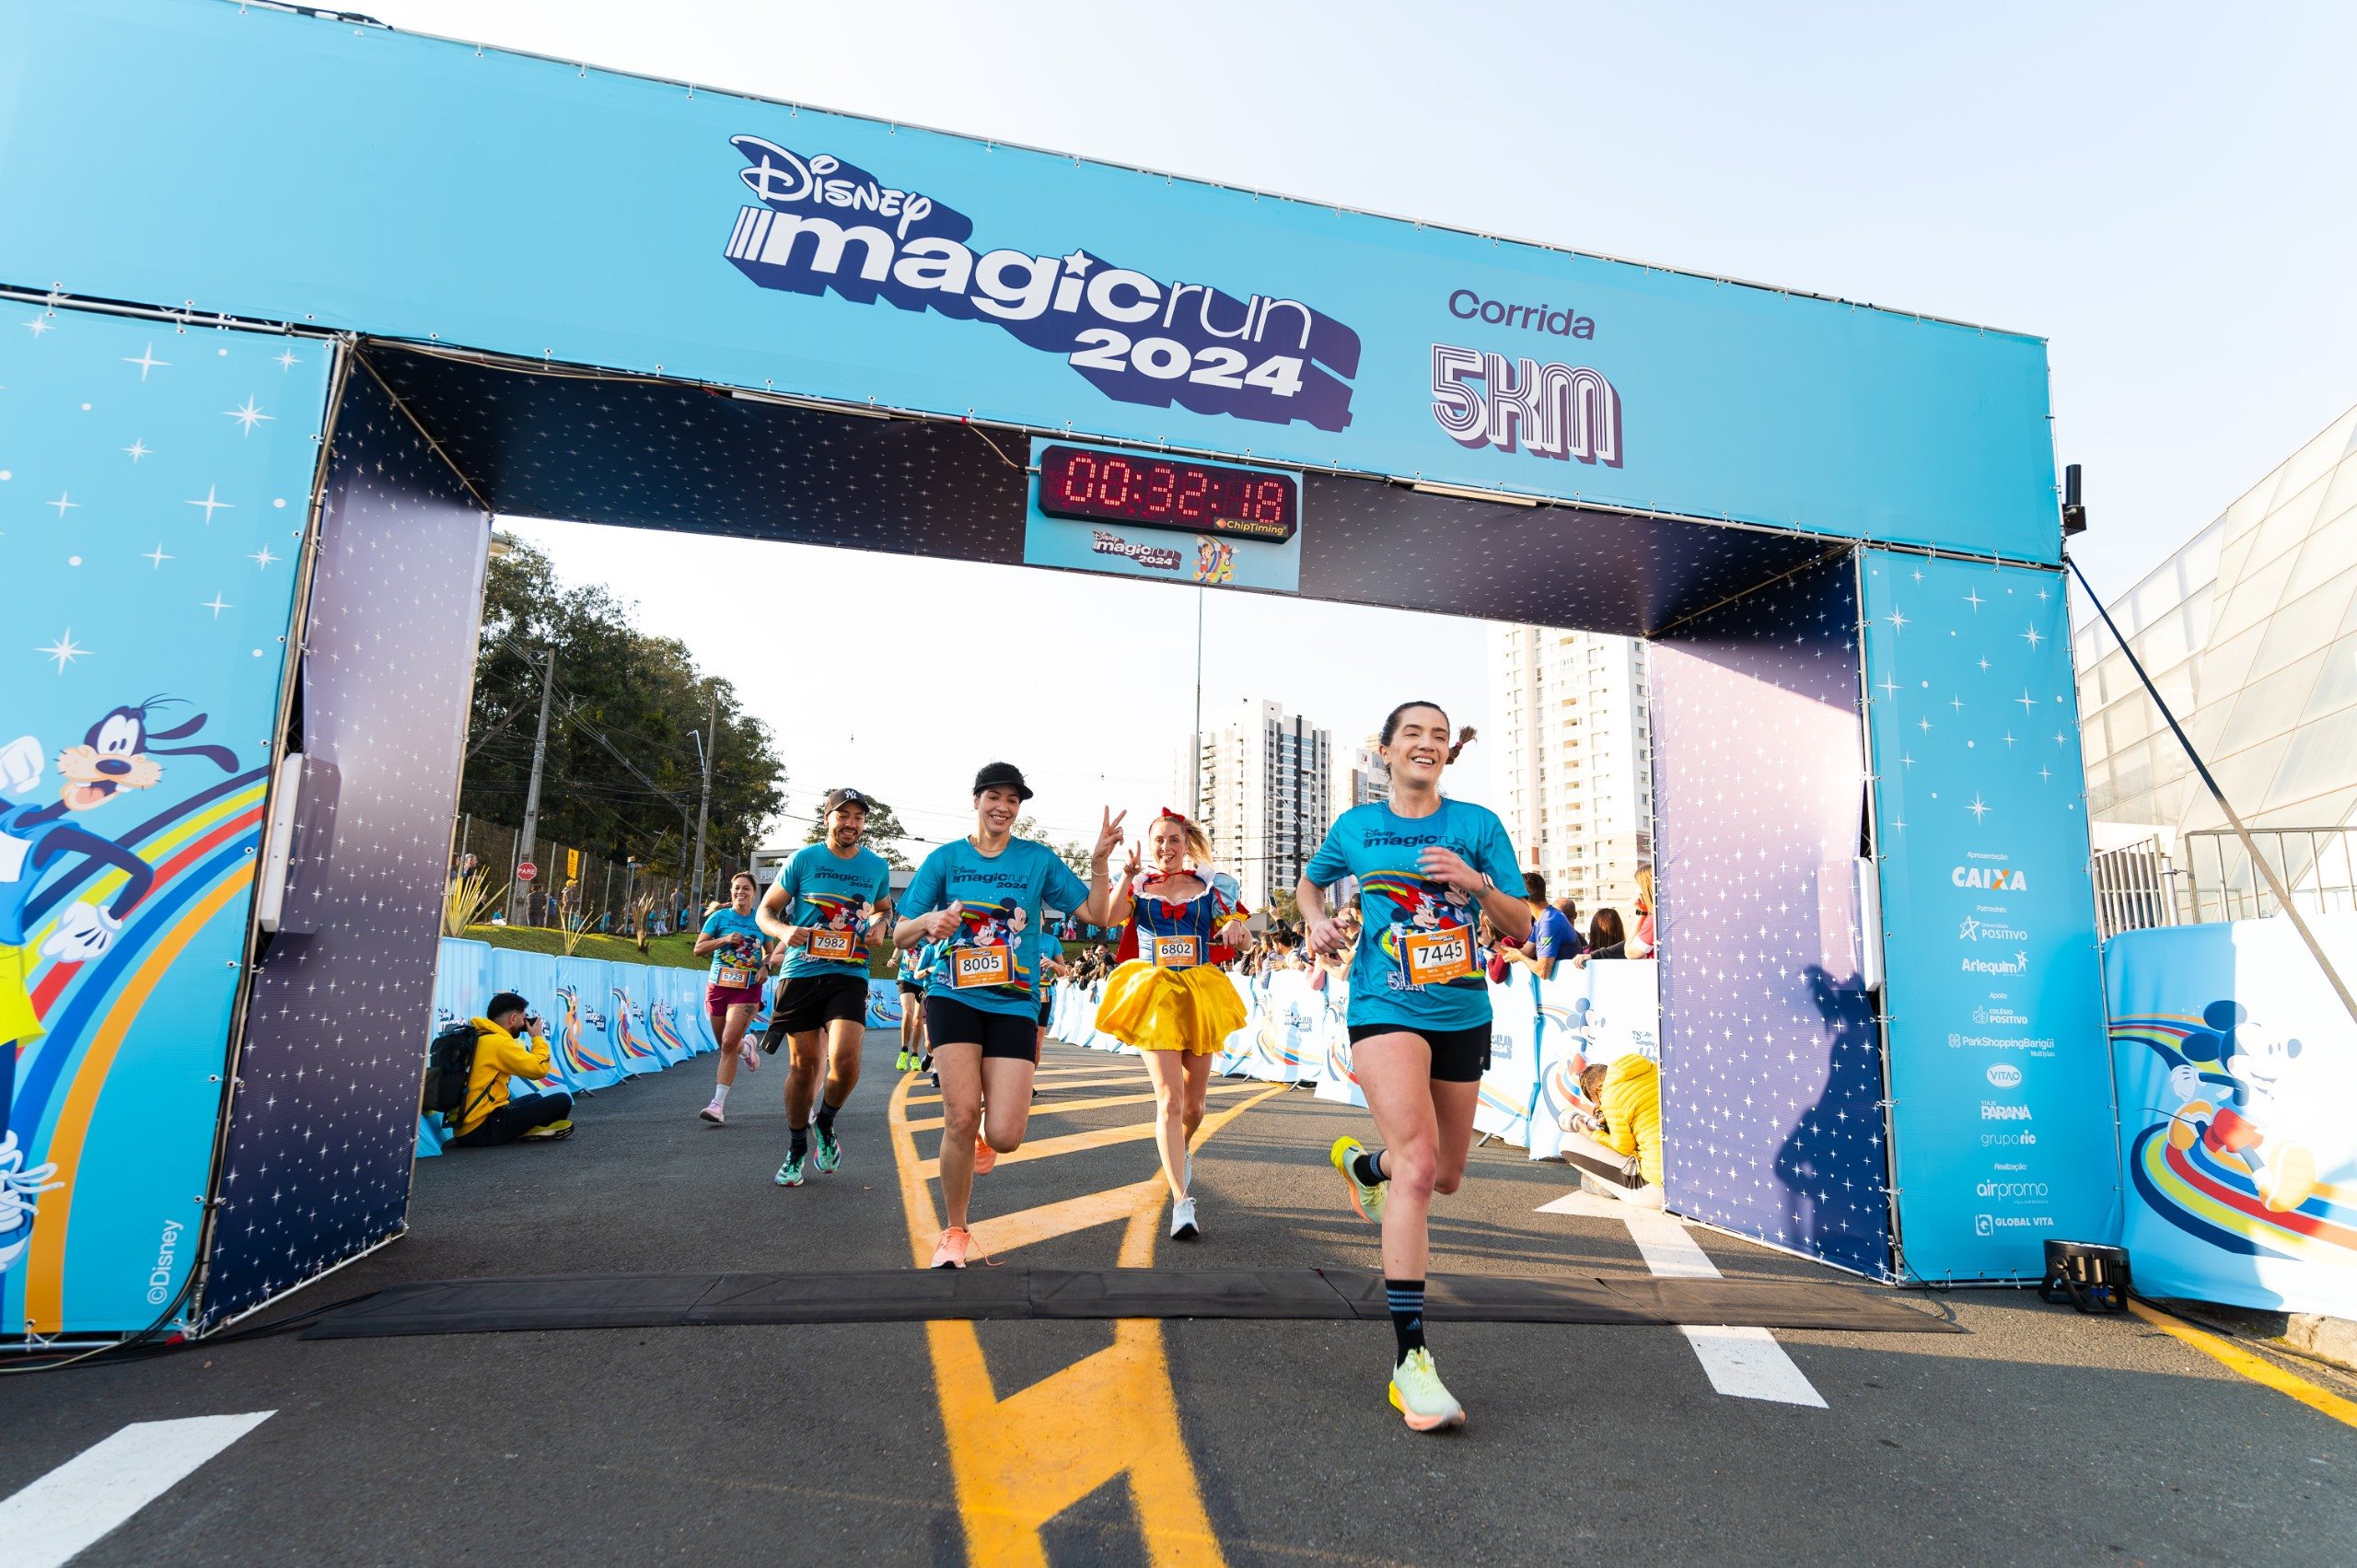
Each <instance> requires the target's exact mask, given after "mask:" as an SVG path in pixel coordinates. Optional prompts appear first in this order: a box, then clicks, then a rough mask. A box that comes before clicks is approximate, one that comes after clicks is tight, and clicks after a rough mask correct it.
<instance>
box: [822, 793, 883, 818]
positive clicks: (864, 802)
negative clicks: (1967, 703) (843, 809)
mask: <svg viewBox="0 0 2357 1568" xmlns="http://www.w3.org/2000/svg"><path fill="white" fill-rule="evenodd" d="M872 805H873V802H871V801H870V800H869V799H868V798H867V796H864V795H862V794H860V793H859V791H857V790H855V789H830V790H829V791H828V792H827V798H826V799H824V800H822V801H820V802H819V816H821V817H824V816H825V815H826V814H827V813H828V812H830V811H832V810H833V809H834V808H835V807H838V806H856V807H859V808H860V809H861V810H863V811H865V810H868V809H870V807H872Z"/></svg>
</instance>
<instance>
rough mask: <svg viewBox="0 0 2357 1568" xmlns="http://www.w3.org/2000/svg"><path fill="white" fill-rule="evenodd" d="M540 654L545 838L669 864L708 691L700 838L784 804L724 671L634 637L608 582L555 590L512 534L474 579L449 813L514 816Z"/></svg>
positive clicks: (688, 842)
mask: <svg viewBox="0 0 2357 1568" xmlns="http://www.w3.org/2000/svg"><path fill="white" fill-rule="evenodd" d="M551 654H553V655H554V656H555V658H556V680H555V685H554V688H553V697H554V700H553V702H552V704H551V707H550V710H549V743H548V762H547V768H546V772H545V774H544V777H543V780H542V784H541V787H540V836H541V838H542V839H543V840H544V841H547V842H558V843H566V844H574V845H578V846H580V847H581V848H584V849H588V850H593V851H596V852H598V853H600V854H607V855H610V856H611V857H613V858H614V859H617V860H619V859H621V858H622V857H623V856H625V855H628V854H636V855H637V856H638V857H639V859H640V861H641V862H642V864H644V865H646V866H648V867H649V869H650V870H656V871H662V872H667V873H669V874H672V875H677V874H679V872H680V871H681V870H683V869H684V867H685V866H686V865H687V863H688V861H689V860H690V859H691V857H692V855H693V853H694V852H693V835H694V829H695V813H696V805H697V801H698V798H699V796H700V795H701V793H702V787H703V773H702V767H701V765H700V764H699V763H698V761H697V759H696V743H695V741H694V740H691V739H690V738H689V731H691V730H693V731H695V732H696V733H697V734H698V735H702V733H703V731H704V727H705V725H706V723H707V722H708V721H709V719H710V718H711V714H712V706H711V705H712V703H713V702H714V698H715V697H716V698H717V700H718V703H719V712H720V723H719V738H718V741H717V744H716V745H715V746H714V758H713V772H712V819H711V823H710V826H709V829H708V830H707V833H706V838H707V841H708V842H712V843H715V844H724V845H725V844H735V843H748V842H754V841H756V840H757V839H758V838H759V837H760V835H761V829H762V828H763V826H764V825H766V824H767V823H768V822H769V821H770V820H771V819H772V818H774V817H775V816H776V815H777V813H778V812H779V811H780V810H781V809H782V808H783V807H784V803H785V802H784V783H785V765H784V762H783V761H781V760H780V759H779V757H778V755H777V753H776V751H775V750H774V749H772V745H771V741H770V733H769V726H766V725H764V724H762V723H761V721H760V720H759V719H757V718H754V717H753V716H752V715H750V714H747V713H745V712H744V711H743V709H741V708H740V707H739V706H738V705H737V696H736V691H735V689H734V688H733V687H731V686H730V685H729V683H728V682H727V681H726V680H724V679H717V678H714V677H709V676H706V675H704V674H703V673H702V672H701V671H700V670H698V669H697V668H696V666H695V661H694V660H693V659H692V658H691V657H690V656H689V654H688V650H687V648H686V646H685V645H683V644H681V643H679V641H677V640H676V639H674V638H669V637H653V636H649V635H647V634H646V633H643V632H640V631H639V630H638V629H637V628H636V627H634V626H633V625H632V623H631V609H630V607H629V606H628V605H627V604H625V603H624V602H623V601H621V599H619V598H615V597H614V595H613V594H612V593H611V592H610V590H608V589H607V588H604V587H598V586H596V585H591V586H589V587H566V586H565V585H564V584H563V583H561V582H560V581H558V579H557V576H556V573H555V569H554V567H553V566H552V564H551V563H550V561H549V558H548V557H547V556H546V555H544V554H542V553H541V552H539V551H537V550H535V549H533V548H532V547H531V546H529V545H527V544H521V543H518V544H516V545H514V546H513V547H511V548H510V550H509V551H508V552H507V553H506V554H505V555H504V556H499V557H496V558H494V559H493V561H492V563H491V565H490V569H489V571H488V572H487V573H486V574H485V576H484V583H483V613H482V642H481V645H480V646H479V648H478V650H477V654H476V659H475V689H474V699H473V706H472V710H471V712H470V715H469V722H468V726H467V763H466V775H465V779H464V781H463V784H462V786H461V789H460V794H459V807H460V809H462V810H465V811H470V812H473V813H475V814H476V815H478V816H481V817H483V818H486V819H490V820H492V821H496V822H505V823H510V824H519V823H521V822H522V820H523V816H524V796H525V793H526V789H527V786H528V782H529V779H530V776H531V771H532V734H533V730H534V728H535V727H536V726H537V725H538V724H539V722H540V684H541V678H542V672H543V671H544V670H545V669H546V668H547V665H546V660H547V659H548V657H549V656H550V655H551Z"/></svg>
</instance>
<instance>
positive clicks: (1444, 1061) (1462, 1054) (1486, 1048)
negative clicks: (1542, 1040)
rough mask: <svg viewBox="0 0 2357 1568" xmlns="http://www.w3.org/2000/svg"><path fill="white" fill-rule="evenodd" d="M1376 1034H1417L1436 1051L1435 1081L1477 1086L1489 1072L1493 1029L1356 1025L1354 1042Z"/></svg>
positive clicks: (1353, 1029) (1353, 1026) (1416, 1035)
mask: <svg viewBox="0 0 2357 1568" xmlns="http://www.w3.org/2000/svg"><path fill="white" fill-rule="evenodd" d="M1376 1035H1414V1036H1415V1037H1416V1038H1417V1039H1418V1040H1422V1041H1423V1042H1424V1043H1425V1044H1426V1045H1428V1046H1430V1047H1432V1051H1433V1082H1434V1083H1436V1084H1478V1083H1480V1081H1481V1074H1484V1073H1486V1072H1488V1071H1489V1070H1490V1026H1489V1025H1487V1024H1476V1025H1474V1026H1473V1027H1472V1028H1469V1029H1411V1028H1408V1027H1407V1026H1406V1025H1404V1024H1353V1025H1352V1026H1351V1043H1352V1044H1353V1045H1356V1044H1358V1042H1359V1041H1361V1040H1369V1039H1372V1038H1373V1037H1375V1036H1376Z"/></svg>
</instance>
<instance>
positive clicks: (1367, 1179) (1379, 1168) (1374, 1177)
mask: <svg viewBox="0 0 2357 1568" xmlns="http://www.w3.org/2000/svg"><path fill="white" fill-rule="evenodd" d="M1351 1179H1353V1181H1356V1182H1357V1183H1358V1184H1359V1185H1360V1186H1362V1187H1379V1186H1381V1185H1382V1184H1383V1183H1384V1182H1385V1181H1386V1180H1387V1179H1388V1178H1387V1177H1386V1176H1385V1175H1384V1174H1383V1151H1382V1150H1381V1149H1377V1150H1376V1151H1375V1152H1374V1153H1373V1154H1369V1153H1367V1152H1366V1151H1364V1150H1361V1151H1360V1152H1359V1153H1357V1154H1355V1155H1353V1156H1351Z"/></svg>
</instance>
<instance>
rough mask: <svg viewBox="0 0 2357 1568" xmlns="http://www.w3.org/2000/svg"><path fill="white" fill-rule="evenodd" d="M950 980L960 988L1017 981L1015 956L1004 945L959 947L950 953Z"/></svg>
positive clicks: (1007, 983) (1009, 983) (960, 989)
mask: <svg viewBox="0 0 2357 1568" xmlns="http://www.w3.org/2000/svg"><path fill="white" fill-rule="evenodd" d="M949 980H950V983H951V984H952V985H953V986H955V987H956V988H957V989H958V990H959V991H963V990H965V989H966V988H967V987H969V986H973V985H1012V984H1014V983H1015V956H1014V955H1013V954H1012V953H1009V952H1008V951H1007V950H1006V949H1005V948H1004V947H957V948H953V949H951V951H950V954H949Z"/></svg>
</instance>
